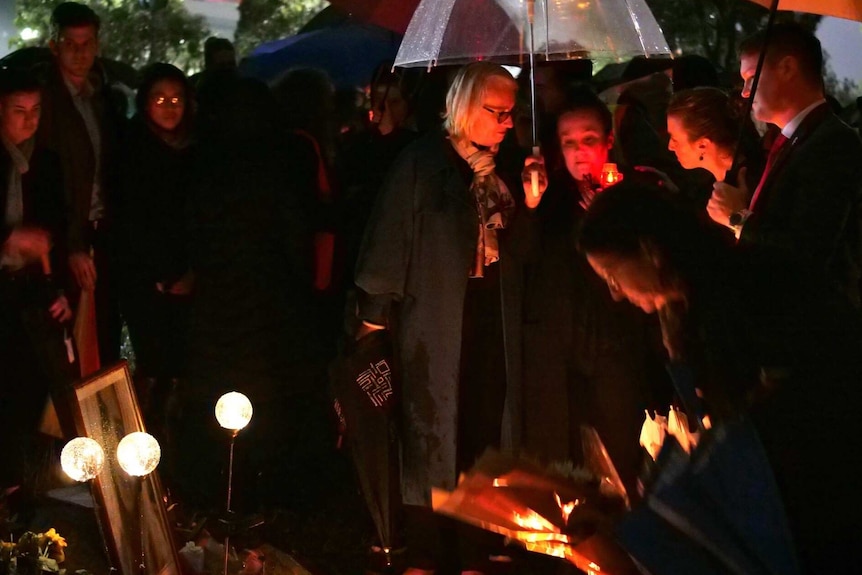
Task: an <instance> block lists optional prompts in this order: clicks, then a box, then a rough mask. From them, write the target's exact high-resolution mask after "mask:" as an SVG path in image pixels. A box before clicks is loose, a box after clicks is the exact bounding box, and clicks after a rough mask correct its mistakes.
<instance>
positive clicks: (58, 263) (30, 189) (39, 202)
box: [0, 145, 68, 286]
mask: <svg viewBox="0 0 862 575" xmlns="http://www.w3.org/2000/svg"><path fill="white" fill-rule="evenodd" d="M29 164H30V169H29V170H28V171H27V173H26V174H23V175H22V177H21V187H22V194H23V201H24V221H23V225H25V226H32V227H38V228H42V229H43V230H45V231H47V232H48V233H50V234H51V243H52V245H53V247H52V249H51V269H52V272H53V275H54V280H55V283H56V284H57V285H58V286H62V285H63V283H64V280H65V278H67V277H68V274H67V273H66V270H67V267H66V257H65V256H66V229H65V224H66V217H65V211H64V207H65V203H64V200H63V169H62V167H61V164H60V158H59V157H58V156H57V154H55V153H53V152H51V151H49V150H46V149H45V148H43V147H41V146H39V145H37V146H36V148H35V149H34V150H33V154H32V156H31V157H30V162H29ZM13 169H15V166H14V164H13V162H12V158H11V156H9V153H8V152H7V151H6V149H5V148H3V147H0V207H2V210H3V214H4V216H3V218H0V243H2V242H3V241H5V240H6V238H7V237H9V234H10V233H11V232H12V229H11V228H9V227H8V226H7V225H6V218H5V209H6V200H7V197H6V194H7V189H6V187H7V185H8V182H9V170H13ZM34 269H36V270H37V271H39V272H40V273H41V267H40V266H39V264H34Z"/></svg>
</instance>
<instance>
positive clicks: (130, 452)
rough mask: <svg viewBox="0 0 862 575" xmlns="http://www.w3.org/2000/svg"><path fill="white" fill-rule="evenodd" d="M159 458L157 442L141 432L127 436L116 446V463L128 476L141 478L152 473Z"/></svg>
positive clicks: (160, 451) (159, 449) (160, 453)
mask: <svg viewBox="0 0 862 575" xmlns="http://www.w3.org/2000/svg"><path fill="white" fill-rule="evenodd" d="M161 457H162V449H161V448H160V447H159V442H158V441H156V438H155V437H153V436H152V435H150V434H149V433H144V432H143V431H135V432H134V433H130V434H128V435H127V436H125V437H124V438H123V439H121V440H120V443H119V444H118V445H117V461H118V462H119V464H120V467H122V468H123V471H125V472H126V473H128V474H129V475H134V476H137V477H143V476H144V475H147V474H149V473H152V472H153V470H154V469H155V468H156V466H157V465H158V464H159V460H160V459H161Z"/></svg>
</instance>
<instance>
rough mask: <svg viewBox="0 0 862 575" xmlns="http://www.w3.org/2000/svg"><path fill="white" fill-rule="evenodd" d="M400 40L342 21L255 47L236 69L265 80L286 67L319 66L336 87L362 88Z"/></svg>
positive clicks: (268, 79) (390, 34) (378, 31)
mask: <svg viewBox="0 0 862 575" xmlns="http://www.w3.org/2000/svg"><path fill="white" fill-rule="evenodd" d="M400 39H401V37H400V36H398V35H397V34H395V33H394V32H391V31H389V30H384V29H383V28H380V27H378V26H373V25H369V24H360V23H357V22H353V21H346V22H343V23H341V24H338V25H335V26H332V27H328V28H320V29H317V30H312V31H311V32H305V33H301V34H296V35H294V36H290V37H288V38H283V39H281V40H276V41H274V42H269V43H266V44H263V45H261V46H258V47H257V48H256V49H255V50H254V51H253V52H252V53H251V55H250V56H248V57H247V58H244V59H243V61H242V62H241V63H240V66H239V68H240V72H241V73H242V74H244V75H247V76H252V77H254V78H258V79H260V80H263V81H265V82H270V81H273V80H275V79H276V78H278V77H279V76H280V75H281V74H283V73H284V72H285V71H287V70H289V69H290V68H299V67H312V68H319V69H321V70H324V71H325V72H326V73H327V74H329V77H330V79H331V80H332V82H333V84H334V85H335V87H336V88H337V89H349V88H355V87H363V86H366V85H368V84H369V83H370V82H371V78H372V76H373V75H374V71H375V70H376V69H377V67H378V66H379V65H380V63H381V62H384V61H392V59H393V58H394V57H395V53H396V52H397V50H398V43H399V41H400Z"/></svg>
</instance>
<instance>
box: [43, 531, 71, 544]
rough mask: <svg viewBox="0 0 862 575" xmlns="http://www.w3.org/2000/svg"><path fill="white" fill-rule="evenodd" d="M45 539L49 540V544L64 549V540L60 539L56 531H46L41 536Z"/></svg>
mask: <svg viewBox="0 0 862 575" xmlns="http://www.w3.org/2000/svg"><path fill="white" fill-rule="evenodd" d="M42 535H43V536H44V537H45V538H46V539H48V540H50V541H51V543H53V544H55V545H58V546H60V547H66V546H67V543H66V539H65V538H63V537H61V536H60V534H59V533H57V531H56V530H55V529H54V528H53V527H51V528H50V529H49V530H48V531H46V532H45V533H43V534H42Z"/></svg>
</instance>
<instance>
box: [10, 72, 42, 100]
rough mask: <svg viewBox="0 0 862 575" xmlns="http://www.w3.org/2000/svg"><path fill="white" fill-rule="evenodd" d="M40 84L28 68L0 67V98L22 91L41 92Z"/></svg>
mask: <svg viewBox="0 0 862 575" xmlns="http://www.w3.org/2000/svg"><path fill="white" fill-rule="evenodd" d="M41 91H42V84H41V83H40V82H39V79H38V78H37V77H36V76H35V75H34V74H33V73H32V72H30V71H29V70H24V69H20V68H0V98H5V97H6V96H11V95H12V94H19V93H22V92H26V93H32V92H41Z"/></svg>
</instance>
